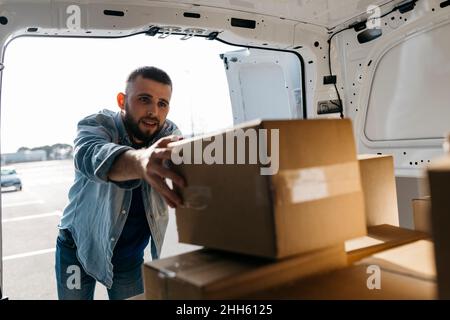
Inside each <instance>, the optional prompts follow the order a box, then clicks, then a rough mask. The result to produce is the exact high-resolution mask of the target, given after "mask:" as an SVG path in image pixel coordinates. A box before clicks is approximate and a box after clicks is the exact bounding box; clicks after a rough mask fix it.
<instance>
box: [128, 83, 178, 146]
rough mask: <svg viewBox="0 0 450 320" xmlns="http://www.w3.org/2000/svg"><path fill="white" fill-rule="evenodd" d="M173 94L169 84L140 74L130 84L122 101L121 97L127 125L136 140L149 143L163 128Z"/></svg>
mask: <svg viewBox="0 0 450 320" xmlns="http://www.w3.org/2000/svg"><path fill="white" fill-rule="evenodd" d="M119 96H120V94H119ZM171 96H172V88H171V87H170V86H169V85H166V84H163V83H160V82H157V81H154V80H150V79H144V78H142V77H141V76H139V77H138V78H136V80H135V81H134V83H132V84H131V85H130V86H129V88H128V92H127V94H126V96H125V97H124V99H123V102H122V103H121V102H120V98H119V107H120V108H121V109H122V110H123V114H124V117H123V119H124V122H125V126H126V128H127V130H128V131H129V133H130V134H131V135H132V139H133V140H134V142H136V143H145V144H147V143H148V142H150V140H151V139H152V137H153V136H154V134H155V133H156V132H158V131H159V130H160V129H161V128H162V126H163V125H164V122H165V121H166V117H167V114H168V113H169V103H170V98H171Z"/></svg>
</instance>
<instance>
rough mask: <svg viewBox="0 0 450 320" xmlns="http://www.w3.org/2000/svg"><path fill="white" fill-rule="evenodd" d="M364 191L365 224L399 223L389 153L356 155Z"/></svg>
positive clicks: (396, 224) (391, 158)
mask: <svg viewBox="0 0 450 320" xmlns="http://www.w3.org/2000/svg"><path fill="white" fill-rule="evenodd" d="M358 160H359V168H360V171H361V184H362V188H363V192H364V202H365V207H366V209H365V210H366V211H365V212H366V222H367V226H378V225H381V224H390V225H393V226H398V225H399V216H398V207H397V190H396V187H395V174H394V158H393V157H392V156H389V155H370V154H363V155H358Z"/></svg>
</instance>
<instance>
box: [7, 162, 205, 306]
mask: <svg viewBox="0 0 450 320" xmlns="http://www.w3.org/2000/svg"><path fill="white" fill-rule="evenodd" d="M13 166H14V167H15V168H16V170H17V173H18V174H19V176H20V178H21V180H22V184H23V190H22V191H13V192H10V191H8V192H2V194H1V204H2V226H3V271H4V273H3V288H4V289H3V292H4V294H5V295H6V296H8V297H9V298H10V299H32V300H34V299H57V294H56V282H55V272H54V255H55V242H56V236H57V232H58V230H57V225H58V223H59V219H60V217H61V213H62V211H63V209H64V207H65V205H66V204H67V194H68V191H69V188H70V187H71V184H72V181H73V177H74V169H73V162H72V160H61V161H43V162H30V163H20V164H15V165H13ZM196 248H197V247H195V246H191V245H186V244H181V243H179V242H178V235H177V229H176V223H175V216H174V212H173V211H171V212H170V220H169V226H168V229H167V233H166V238H165V242H164V246H163V252H162V257H168V256H172V255H175V254H179V253H183V252H187V251H191V250H195V249H196ZM146 259H150V257H149V250H146ZM95 299H107V293H106V289H105V288H104V287H103V286H102V285H99V284H98V285H97V287H96V293H95Z"/></svg>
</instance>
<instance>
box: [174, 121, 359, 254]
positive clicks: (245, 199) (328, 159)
mask: <svg viewBox="0 0 450 320" xmlns="http://www.w3.org/2000/svg"><path fill="white" fill-rule="evenodd" d="M264 132H266V134H267V138H265V137H264V135H263V136H262V137H261V134H263V133H264ZM233 135H238V136H239V138H238V139H237V140H238V142H237V143H235V144H234V146H233V145H232V146H231V147H230V144H229V143H226V146H224V145H221V141H224V142H225V141H232V142H231V144H233V142H234V141H235V139H234V138H233ZM244 135H246V136H247V139H245V136H244ZM230 137H232V138H230ZM243 137H244V138H243ZM239 141H240V142H239ZM249 141H257V143H253V144H251V143H249ZM213 143H214V144H216V146H217V145H218V146H219V147H217V148H216V150H215V155H218V156H219V158H220V159H225V156H224V155H225V154H226V155H227V156H228V155H229V153H227V152H226V151H227V150H226V149H227V148H231V149H232V150H235V154H234V158H235V159H234V161H235V162H234V165H226V164H217V163H213V164H206V163H203V164H187V163H186V162H188V161H184V163H183V164H181V165H178V166H176V167H175V168H176V170H178V172H179V173H180V174H181V175H183V176H184V177H185V179H186V181H187V185H188V186H187V188H185V189H182V190H178V192H180V193H181V195H182V197H183V199H184V206H182V207H180V208H177V210H176V220H177V227H178V235H179V241H180V242H185V243H190V244H195V245H201V246H205V247H209V248H215V249H221V250H226V251H230V252H237V253H244V254H250V255H255V256H262V257H270V258H282V257H287V256H292V255H295V254H299V253H302V252H308V251H312V250H315V249H319V248H325V247H328V246H331V245H335V244H342V243H343V242H344V241H345V240H347V239H351V238H355V237H359V236H363V235H365V234H366V226H365V216H364V199H363V194H362V191H361V182H360V175H359V166H358V162H357V159H356V152H355V144H354V138H353V133H352V125H351V122H350V121H349V120H291V121H289V120H286V121H282V120H280V121H257V122H253V123H248V124H244V125H242V126H239V127H236V128H234V129H230V130H227V131H224V132H220V133H218V134H214V135H212V136H209V137H198V138H193V139H188V140H186V141H179V142H176V143H174V144H172V146H174V147H175V149H174V150H175V151H174V152H175V153H177V152H180V150H181V149H183V148H184V149H183V151H182V153H183V156H185V155H186V154H189V153H191V156H189V158H188V159H191V160H192V161H191V163H194V160H197V163H199V162H201V161H199V160H201V159H199V158H201V155H200V156H197V158H195V156H194V159H192V154H193V153H195V147H197V148H199V149H200V150H202V151H203V152H204V153H209V152H210V151H211V149H212V144H213ZM240 143H241V144H240ZM256 145H258V148H256ZM238 146H241V147H242V146H244V147H242V148H243V150H245V158H246V159H249V155H251V154H255V153H256V150H257V151H258V153H259V154H260V155H261V154H270V155H271V157H272V161H271V162H270V166H271V168H272V169H276V171H275V170H274V172H272V173H274V174H273V175H263V173H264V174H265V173H267V172H263V170H264V169H267V168H268V167H269V165H263V164H261V162H259V161H258V162H257V163H256V164H248V161H247V164H236V163H237V162H236V157H237V156H236V154H238V152H236V150H237V149H238ZM192 150H194V151H192ZM267 151H268V152H267ZM232 160H233V159H232ZM238 160H239V159H238ZM241 160H242V159H241ZM224 162H225V161H224ZM275 162H277V163H275ZM263 163H264V161H263ZM265 163H267V161H265Z"/></svg>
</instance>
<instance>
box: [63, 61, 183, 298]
mask: <svg viewBox="0 0 450 320" xmlns="http://www.w3.org/2000/svg"><path fill="white" fill-rule="evenodd" d="M171 95H172V81H171V80H170V78H169V76H168V75H167V74H166V73H165V72H164V71H162V70H160V69H158V68H155V67H143V68H140V69H137V70H135V71H134V72H132V73H131V74H130V76H129V77H128V80H127V85H126V90H125V93H119V94H118V95H117V103H118V105H119V107H120V111H119V112H117V113H115V112H112V111H109V110H102V111H100V112H99V113H97V114H94V115H91V116H88V117H86V118H84V119H83V120H81V121H80V122H79V123H78V130H77V136H76V138H75V148H74V163H75V182H74V185H73V186H72V188H71V189H70V191H69V204H68V205H67V207H66V208H65V209H64V213H63V216H62V218H61V223H60V225H59V229H60V232H59V235H58V239H57V244H56V264H55V271H56V280H57V288H58V297H59V299H93V296H94V289H95V284H96V281H98V282H100V283H102V284H104V285H105V286H106V287H107V288H108V296H109V298H110V299H126V298H129V297H131V296H135V295H138V294H141V293H142V292H143V281H142V275H141V266H142V263H143V256H144V248H145V247H146V246H147V245H148V243H149V241H150V240H151V242H150V244H151V245H150V247H151V254H152V258H153V259H157V258H158V257H159V255H160V252H161V247H162V243H163V239H164V234H165V230H166V227H167V222H168V209H167V205H166V203H167V204H168V205H169V206H171V207H176V206H178V205H180V204H181V199H180V197H179V196H178V195H177V194H176V193H175V192H174V191H173V190H172V189H170V188H169V186H168V185H167V184H166V182H165V181H166V180H165V179H166V178H168V179H170V180H172V182H173V183H175V184H177V185H179V186H180V187H183V186H184V181H183V179H182V178H181V177H179V176H178V175H176V174H175V173H174V172H172V171H171V170H170V169H168V167H167V166H166V165H165V162H166V161H168V160H170V155H171V149H170V148H169V147H168V146H167V145H168V143H169V142H171V141H176V140H178V139H179V135H180V134H181V133H180V131H179V130H178V128H177V127H176V125H175V124H174V123H172V122H171V121H169V120H167V119H166V117H167V114H168V112H169V109H170V98H171Z"/></svg>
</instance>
